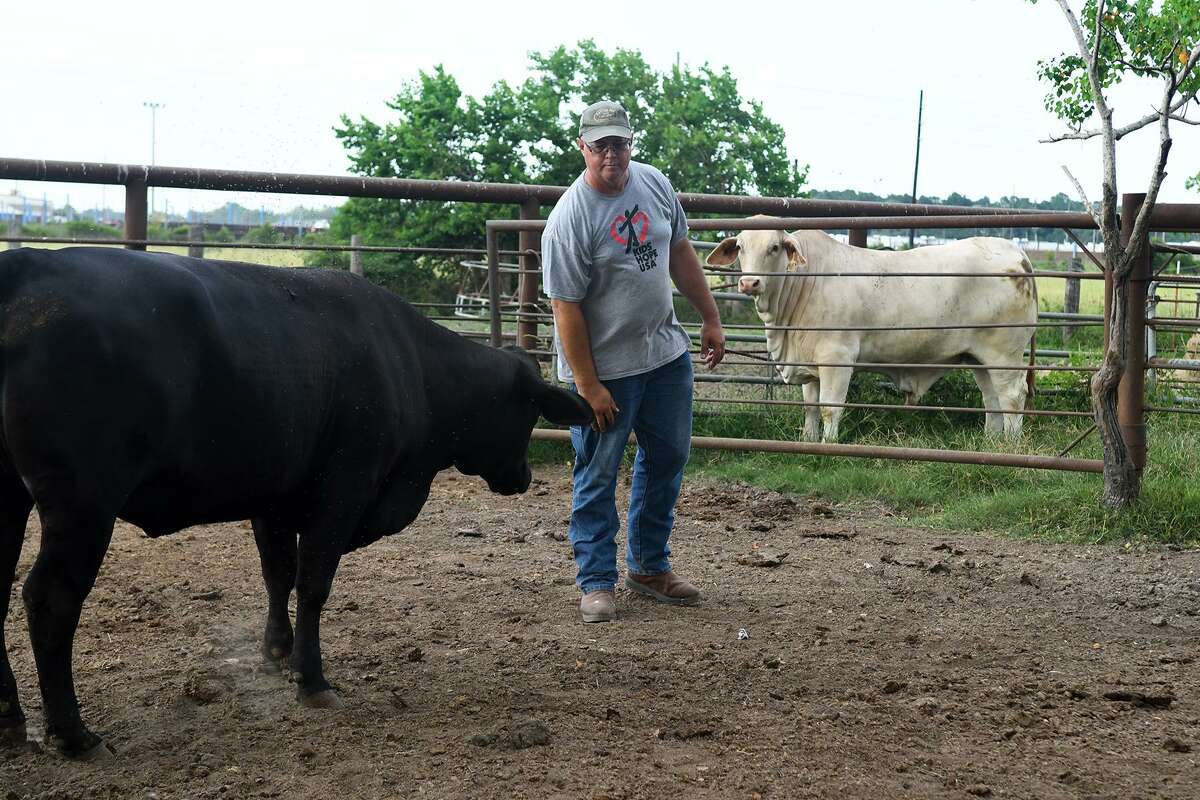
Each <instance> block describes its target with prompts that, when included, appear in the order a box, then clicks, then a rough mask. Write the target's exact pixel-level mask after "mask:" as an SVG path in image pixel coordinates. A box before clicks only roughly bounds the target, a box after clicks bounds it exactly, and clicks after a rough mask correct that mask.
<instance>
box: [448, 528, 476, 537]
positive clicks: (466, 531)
mask: <svg viewBox="0 0 1200 800" xmlns="http://www.w3.org/2000/svg"><path fill="white" fill-rule="evenodd" d="M454 535H455V536H468V537H470V538H472V539H482V538H483V531H481V530H479V528H459V529H458V530H456V531H455V532H454Z"/></svg>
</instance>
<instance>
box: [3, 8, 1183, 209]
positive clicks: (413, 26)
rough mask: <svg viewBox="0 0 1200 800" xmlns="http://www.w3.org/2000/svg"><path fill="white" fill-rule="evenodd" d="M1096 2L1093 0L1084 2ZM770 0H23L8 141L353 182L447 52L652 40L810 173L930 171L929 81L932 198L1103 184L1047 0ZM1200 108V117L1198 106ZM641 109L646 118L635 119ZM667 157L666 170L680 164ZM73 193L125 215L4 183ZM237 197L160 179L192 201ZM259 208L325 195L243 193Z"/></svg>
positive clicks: (1175, 171) (130, 159) (1178, 140)
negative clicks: (768, 128) (368, 125)
mask: <svg viewBox="0 0 1200 800" xmlns="http://www.w3.org/2000/svg"><path fill="white" fill-rule="evenodd" d="M1076 5H1081V3H1076ZM785 8H788V7H787V6H785V5H783V4H776V3H771V4H764V5H759V4H756V3H753V2H742V3H730V2H727V1H726V2H706V1H704V0H693V2H691V3H689V4H687V5H675V4H666V3H638V4H634V3H622V2H588V0H583V1H582V2H577V3H570V4H568V3H563V2H554V3H546V2H539V1H537V0H527V2H523V3H497V2H455V1H454V0H449V1H444V2H435V3H397V2H378V3H372V2H363V1H362V0H342V1H341V2H328V1H326V2H321V3H314V2H307V1H306V0H300V1H299V2H290V3H269V4H268V3H254V2H246V0H242V2H238V3H232V2H226V0H206V1H205V2H201V3H193V4H188V3H161V2H154V3H150V2H140V0H139V1H138V2H121V3H98V2H81V1H80V0H66V2H58V3H49V2H19V3H6V4H5V9H4V11H3V12H2V13H0V20H2V22H0V44H2V52H3V61H4V63H5V65H6V67H7V69H6V70H5V79H4V90H3V97H4V101H3V105H2V106H0V109H2V110H0V157H16V158H38V159H41V158H45V159H63V160H82V161H105V162H119V163H131V164H143V163H149V162H150V158H151V152H150V151H151V112H150V111H149V110H148V109H146V108H145V107H144V106H143V103H144V102H148V101H152V102H157V103H162V104H164V107H163V108H162V109H161V110H159V111H158V112H157V131H156V137H155V161H156V163H158V164H164V165H171V166H186V167H207V168H223V169H245V170H264V171H277V172H289V173H291V172H298V173H316V174H334V175H341V174H346V173H347V172H348V169H347V167H348V161H347V159H346V156H345V152H344V150H343V148H342V147H341V145H340V143H339V142H338V140H337V139H336V138H335V136H334V135H333V132H332V128H333V126H334V125H335V124H337V122H338V119H339V115H340V114H342V113H346V114H349V115H351V116H352V117H357V116H359V115H364V116H366V117H368V118H370V119H373V120H375V121H377V122H384V121H387V120H389V119H391V118H392V117H391V116H390V114H391V112H390V111H389V110H388V109H387V108H386V106H385V105H384V103H385V101H386V100H387V99H388V98H391V97H393V96H394V95H395V94H396V92H397V90H398V89H399V87H400V86H401V85H402V83H403V82H405V81H409V80H412V79H414V78H415V77H416V76H417V73H418V70H421V69H425V70H428V69H430V68H431V67H433V66H434V65H436V64H439V63H440V64H443V65H444V66H445V68H446V70H447V71H448V72H449V73H451V74H452V75H454V76H455V77H456V78H457V79H458V81H459V83H460V85H461V87H462V89H463V90H464V92H466V93H467V94H470V95H473V96H476V97H479V96H481V95H482V94H484V93H485V92H486V91H487V90H488V89H489V88H490V87H491V85H492V84H493V83H494V82H495V81H497V80H500V79H505V80H508V81H510V82H512V83H518V82H520V81H522V80H523V79H524V78H525V77H526V75H527V70H528V68H529V58H528V53H529V52H530V51H534V50H537V51H545V50H549V49H552V48H554V47H555V46H557V45H560V44H574V43H575V42H577V41H578V40H580V39H582V38H592V39H594V40H595V41H596V42H597V44H598V45H599V46H601V47H602V48H603V49H605V50H606V51H608V52H611V51H612V50H613V49H614V48H617V47H624V48H632V49H636V50H639V51H641V53H642V55H643V57H644V58H645V59H646V60H647V61H648V62H649V63H650V65H651V66H652V67H654V68H656V69H659V70H662V69H666V68H668V67H669V66H670V65H671V64H672V63H674V61H675V60H676V58H677V57H678V58H679V59H680V60H681V61H682V62H683V63H685V64H687V65H690V66H692V67H697V66H700V65H701V64H704V63H706V62H707V63H708V64H710V65H712V66H714V67H721V66H726V65H727V66H728V67H729V68H730V70H731V71H732V73H733V75H734V76H735V77H736V78H737V80H738V83H739V87H740V89H741V91H742V94H743V96H744V97H750V98H755V99H757V100H759V101H761V102H762V104H763V107H764V110H765V112H766V114H767V115H768V116H769V117H770V118H772V119H774V120H775V121H776V122H778V123H780V124H781V125H782V126H783V127H784V129H785V130H786V132H787V147H788V151H789V155H790V156H792V157H793V158H797V159H799V160H800V162H801V163H808V164H810V165H811V166H812V170H811V173H810V180H809V185H810V187H811V188H816V189H857V190H860V191H872V192H877V193H879V194H887V193H891V192H908V191H910V190H911V188H912V178H913V154H914V146H915V133H916V117H917V95H918V92H919V91H920V90H922V89H923V90H924V92H925V113H924V131H923V138H922V144H921V167H920V177H919V182H918V187H917V190H918V193H920V194H927V195H937V196H945V195H947V194H949V193H950V192H953V191H958V192H961V193H963V194H966V195H968V196H970V197H972V198H977V197H981V196H983V195H987V196H989V197H992V198H993V199H995V198H998V197H1001V196H1003V195H1009V194H1016V195H1021V196H1026V197H1031V198H1033V199H1045V198H1048V197H1050V196H1052V195H1054V194H1055V193H1057V192H1060V191H1065V192H1067V193H1068V194H1071V195H1072V196H1074V194H1075V191H1074V189H1073V188H1072V187H1071V185H1070V183H1069V182H1068V180H1067V178H1066V177H1065V175H1064V174H1063V172H1062V170H1061V165H1063V164H1066V165H1068V166H1069V167H1070V169H1071V170H1072V171H1073V172H1074V174H1075V175H1076V176H1078V177H1079V178H1080V180H1081V181H1083V183H1084V185H1085V186H1086V187H1087V189H1088V192H1089V195H1090V196H1091V197H1092V199H1098V195H1099V191H1098V188H1097V187H1098V186H1099V175H1100V150H1099V143H1098V140H1092V141H1090V142H1088V143H1061V144H1039V143H1038V140H1039V139H1041V138H1045V137H1046V136H1047V135H1048V134H1050V133H1052V132H1055V131H1060V130H1061V129H1062V128H1061V125H1060V124H1059V123H1057V122H1056V121H1055V120H1054V119H1053V118H1052V117H1051V116H1050V115H1049V114H1048V113H1046V112H1045V111H1044V109H1043V107H1042V97H1043V95H1044V94H1045V87H1044V86H1042V85H1040V84H1039V83H1038V81H1037V79H1036V65H1037V61H1038V59H1039V58H1048V57H1050V56H1053V55H1057V54H1059V53H1061V52H1063V51H1064V50H1066V49H1068V48H1069V47H1070V46H1071V41H1072V40H1071V36H1070V32H1069V29H1068V27H1067V25H1066V22H1065V20H1064V19H1063V17H1062V14H1061V12H1060V11H1059V9H1058V6H1057V4H1056V3H1054V2H1052V0H1042V2H1041V3H1039V4H1037V5H1033V6H1031V5H1029V4H1028V3H1027V2H1026V0H921V2H909V3H905V2H894V0H840V2H836V3H824V2H821V3H817V2H798V3H793V4H791V5H790V9H789V10H786V11H784V10H783V9H785ZM1159 91H1160V90H1159V89H1158V87H1157V86H1156V85H1155V86H1153V87H1151V86H1146V87H1144V88H1143V89H1141V90H1133V89H1130V90H1124V91H1122V92H1120V93H1119V94H1118V95H1116V97H1115V99H1114V101H1113V105H1114V107H1115V111H1116V119H1117V122H1118V124H1120V123H1121V121H1122V120H1128V119H1132V118H1135V117H1140V116H1142V115H1143V114H1145V113H1147V111H1148V109H1149V107H1150V104H1151V103H1152V102H1154V100H1155V98H1156V97H1157V96H1158V92H1159ZM1193 115H1195V116H1200V115H1197V114H1196V113H1195V112H1193ZM634 122H635V125H636V120H635V121H634ZM1172 130H1173V133H1174V138H1175V145H1174V148H1173V150H1172V152H1171V158H1170V162H1169V164H1168V172H1169V175H1168V177H1167V180H1166V182H1165V184H1164V187H1163V190H1162V194H1161V196H1160V199H1162V200H1164V201H1170V202H1200V195H1198V194H1197V193H1196V192H1191V191H1188V190H1186V189H1185V188H1184V179H1185V178H1186V177H1187V176H1188V175H1192V174H1195V173H1196V172H1198V171H1200V128H1196V127H1187V126H1184V125H1175V126H1173V129H1172ZM1156 145H1157V135H1156V132H1155V131H1154V130H1153V129H1147V130H1144V131H1142V132H1140V133H1139V134H1135V135H1134V136H1132V137H1129V138H1127V139H1126V140H1124V141H1122V142H1121V143H1120V144H1119V147H1118V163H1119V174H1118V182H1119V183H1118V188H1119V190H1120V191H1124V192H1133V191H1144V190H1145V187H1146V182H1147V179H1148V175H1149V171H1150V167H1151V164H1152V160H1153V154H1154V150H1155V148H1156ZM664 166H666V171H667V173H668V174H670V165H664ZM14 187H15V188H19V190H20V191H21V192H23V193H26V194H29V195H33V196H35V197H41V196H42V195H43V194H45V195H47V196H48V197H50V198H51V199H52V200H54V201H57V202H61V201H62V200H63V199H64V198H65V197H66V196H67V195H68V194H69V195H70V200H71V202H72V204H73V205H75V206H76V207H87V206H89V205H91V204H93V203H99V202H101V201H102V200H103V201H106V202H107V203H108V204H109V205H111V206H113V207H116V208H120V207H121V206H122V204H123V202H124V201H123V199H122V198H123V192H122V190H121V189H120V188H109V189H107V190H101V189H100V188H99V187H88V186H81V185H65V184H43V183H35V182H28V181H27V182H21V183H20V184H19V185H18V184H15V183H14V182H13V181H0V192H5V193H7V192H9V191H11V190H12V189H13V188H14ZM228 197H229V195H222V194H217V193H209V192H190V191H182V190H180V191H170V192H162V191H160V193H159V200H158V207H159V208H160V209H161V208H162V203H163V202H164V200H166V201H169V202H170V204H171V208H172V210H174V211H180V210H184V209H186V208H188V207H192V208H196V209H202V208H211V207H215V206H218V205H220V204H221V203H222V202H224V200H225V199H227V198H228ZM234 199H237V200H238V201H239V202H242V203H243V204H245V205H248V206H251V207H258V206H259V205H260V204H265V205H266V207H267V208H286V207H290V206H292V205H295V204H299V203H305V204H308V205H318V204H321V203H324V202H328V201H327V200H325V199H322V198H312V197H300V196H284V197H282V198H280V199H278V200H271V199H270V198H269V197H266V196H257V195H237V196H235V198H234Z"/></svg>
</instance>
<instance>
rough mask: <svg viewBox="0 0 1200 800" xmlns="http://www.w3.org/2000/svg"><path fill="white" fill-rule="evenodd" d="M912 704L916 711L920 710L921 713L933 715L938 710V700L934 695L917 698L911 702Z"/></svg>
mask: <svg viewBox="0 0 1200 800" xmlns="http://www.w3.org/2000/svg"><path fill="white" fill-rule="evenodd" d="M913 706H915V707H916V709H917V711H920V712H921V713H922V714H926V715H933V714H936V713H937V711H938V701H937V699H936V698H934V697H921V698H918V699H917V701H916V702H915V703H913Z"/></svg>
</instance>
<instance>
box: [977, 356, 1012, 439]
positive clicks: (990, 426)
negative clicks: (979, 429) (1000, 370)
mask: <svg viewBox="0 0 1200 800" xmlns="http://www.w3.org/2000/svg"><path fill="white" fill-rule="evenodd" d="M971 372H973V373H975V383H977V384H979V391H980V392H981V393H982V394H983V407H984V408H986V409H989V413H988V414H987V418H986V420H985V422H984V424H983V429H984V431H985V432H987V433H1003V432H1004V417H1005V415H1004V414H995V413H992V412H991V409H997V408H1000V407H1001V406H1000V400H999V398H998V397H997V396H996V387H995V385H994V384H993V383H992V375H993V374H995V373H992V372H989V371H988V370H986V369H973V370H971Z"/></svg>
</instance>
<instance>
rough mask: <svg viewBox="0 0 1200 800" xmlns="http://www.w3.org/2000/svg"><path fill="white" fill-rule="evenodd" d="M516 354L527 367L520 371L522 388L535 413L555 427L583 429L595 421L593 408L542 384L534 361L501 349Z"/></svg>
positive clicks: (521, 351)
mask: <svg viewBox="0 0 1200 800" xmlns="http://www.w3.org/2000/svg"><path fill="white" fill-rule="evenodd" d="M501 349H502V350H507V351H508V352H510V353H514V354H516V355H517V356H518V357H520V358H521V360H522V361H524V362H525V364H526V365H527V366H528V369H522V370H521V385H522V388H523V389H524V390H525V391H526V392H528V394H529V397H530V398H531V399H532V400H533V402H534V403H536V404H537V407H538V413H539V414H541V415H542V416H543V417H545V418H546V420H547V421H549V422H553V423H554V424H555V425H586V424H587V423H589V422H591V421H592V420H593V419H594V418H595V414H594V413H593V412H592V407H591V406H590V405H588V403H587V401H586V400H584V399H583V398H582V397H580V396H579V395H577V394H575V392H572V391H569V390H567V389H562V388H559V387H557V386H552V385H550V384H548V383H546V382H545V381H544V380H542V373H541V368H540V367H539V366H538V362H537V359H536V358H534V357H533V356H532V355H531V354H530V353H528V352H526V351H525V350H524V349H523V348H520V347H516V346H513V345H506V346H504V347H502V348H501Z"/></svg>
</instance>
